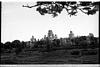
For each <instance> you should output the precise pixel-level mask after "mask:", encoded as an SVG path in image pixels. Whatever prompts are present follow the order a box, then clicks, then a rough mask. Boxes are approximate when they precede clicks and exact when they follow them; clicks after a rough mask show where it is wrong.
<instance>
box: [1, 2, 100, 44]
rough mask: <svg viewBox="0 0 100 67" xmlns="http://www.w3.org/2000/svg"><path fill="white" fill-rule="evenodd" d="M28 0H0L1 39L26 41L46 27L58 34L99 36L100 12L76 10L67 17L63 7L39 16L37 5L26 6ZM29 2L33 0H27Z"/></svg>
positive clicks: (40, 36)
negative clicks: (58, 13)
mask: <svg viewBox="0 0 100 67" xmlns="http://www.w3.org/2000/svg"><path fill="white" fill-rule="evenodd" d="M27 3H28V2H2V23H1V25H2V28H1V42H6V41H13V40H16V39H18V40H20V41H22V40H23V41H29V40H30V38H31V37H32V35H33V36H34V37H35V38H36V39H41V38H43V37H44V35H47V32H48V30H52V31H53V33H54V34H57V35H58V38H60V37H68V34H69V32H70V30H71V31H73V33H74V34H75V36H77V35H78V36H82V35H83V36H84V35H86V36H87V35H88V34H89V33H93V34H94V36H96V37H98V36H99V34H98V33H99V32H98V31H99V30H98V29H99V27H98V26H99V25H98V23H99V22H98V20H99V12H97V13H96V14H95V15H89V16H88V15H86V14H84V13H82V12H80V11H79V13H78V14H77V16H72V17H70V16H69V15H67V12H66V11H65V10H63V11H62V13H61V14H60V15H58V16H57V17H55V18H53V17H52V16H51V15H45V16H42V15H40V14H39V12H37V11H36V8H31V9H29V8H25V7H22V5H27ZM28 4H29V5H32V4H35V3H28Z"/></svg>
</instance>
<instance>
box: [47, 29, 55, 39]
mask: <svg viewBox="0 0 100 67" xmlns="http://www.w3.org/2000/svg"><path fill="white" fill-rule="evenodd" d="M48 39H49V40H54V34H53V32H52V30H49V31H48Z"/></svg>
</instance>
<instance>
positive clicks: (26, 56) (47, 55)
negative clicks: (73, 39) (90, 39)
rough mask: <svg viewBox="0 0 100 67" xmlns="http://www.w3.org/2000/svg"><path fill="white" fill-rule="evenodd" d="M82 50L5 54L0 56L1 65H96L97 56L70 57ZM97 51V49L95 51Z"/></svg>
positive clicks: (97, 61)
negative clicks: (74, 52)
mask: <svg viewBox="0 0 100 67" xmlns="http://www.w3.org/2000/svg"><path fill="white" fill-rule="evenodd" d="M81 50H82V49H71V50H66V49H61V50H54V51H50V52H40V51H24V52H21V53H20V54H19V55H15V53H5V54H2V55H1V64H98V63H99V54H94V55H81V54H78V55H72V54H71V52H72V51H81ZM96 50H97V49H96Z"/></svg>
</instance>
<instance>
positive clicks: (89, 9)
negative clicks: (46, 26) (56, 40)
mask: <svg viewBox="0 0 100 67" xmlns="http://www.w3.org/2000/svg"><path fill="white" fill-rule="evenodd" d="M23 7H28V8H32V7H37V8H36V11H38V12H39V13H40V14H41V15H45V14H52V16H53V17H56V16H58V14H60V13H61V12H62V11H63V9H65V10H66V11H67V13H68V15H70V16H73V15H74V16H76V14H77V13H78V10H80V11H81V12H83V13H85V14H87V15H94V14H96V12H97V11H99V2H91V1H80V2H79V3H77V2H76V1H38V2H37V4H36V5H33V6H24V5H23Z"/></svg>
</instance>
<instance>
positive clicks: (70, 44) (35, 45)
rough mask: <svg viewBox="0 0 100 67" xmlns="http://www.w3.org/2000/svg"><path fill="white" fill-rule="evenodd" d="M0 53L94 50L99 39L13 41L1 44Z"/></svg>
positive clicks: (97, 45) (83, 37)
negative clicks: (28, 50) (25, 50)
mask: <svg viewBox="0 0 100 67" xmlns="http://www.w3.org/2000/svg"><path fill="white" fill-rule="evenodd" d="M0 47H1V53H13V52H15V53H16V54H19V53H20V52H22V51H23V50H24V49H32V50H34V49H36V50H39V49H41V50H40V51H42V50H44V51H51V50H56V49H88V48H91V49H94V48H99V38H97V37H87V36H81V37H76V38H73V39H70V38H60V39H54V40H52V41H51V40H49V39H47V40H40V41H35V42H30V41H29V42H24V41H20V40H14V41H12V42H6V43H1V45H0Z"/></svg>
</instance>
